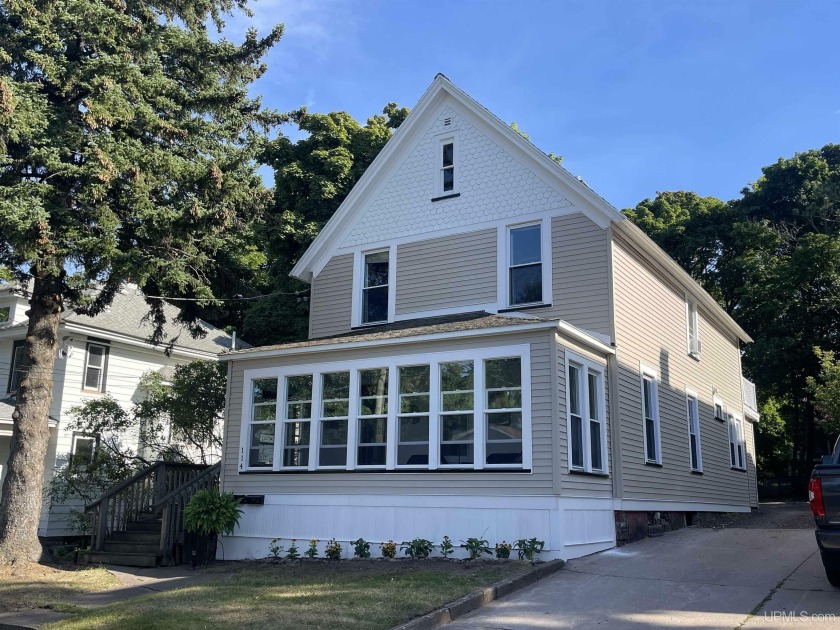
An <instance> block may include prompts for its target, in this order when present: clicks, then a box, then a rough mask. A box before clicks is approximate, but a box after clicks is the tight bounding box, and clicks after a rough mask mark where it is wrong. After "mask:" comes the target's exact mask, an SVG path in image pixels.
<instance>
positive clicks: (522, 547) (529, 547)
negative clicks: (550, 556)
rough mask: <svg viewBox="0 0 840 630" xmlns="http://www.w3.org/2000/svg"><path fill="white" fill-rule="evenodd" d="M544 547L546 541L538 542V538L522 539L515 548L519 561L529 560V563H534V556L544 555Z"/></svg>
mask: <svg viewBox="0 0 840 630" xmlns="http://www.w3.org/2000/svg"><path fill="white" fill-rule="evenodd" d="M544 547H545V541H544V540H537V539H536V538H520V539H519V540H517V541H516V544H515V545H514V546H513V548H514V549H516V552H517V553H518V554H519V559H520V560H527V561H528V562H533V561H534V555H535V554H538V553H542V550H543V548H544Z"/></svg>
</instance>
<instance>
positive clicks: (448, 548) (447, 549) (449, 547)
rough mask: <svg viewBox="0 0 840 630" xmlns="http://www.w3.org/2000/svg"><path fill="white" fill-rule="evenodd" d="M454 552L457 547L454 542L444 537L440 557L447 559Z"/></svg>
mask: <svg viewBox="0 0 840 630" xmlns="http://www.w3.org/2000/svg"><path fill="white" fill-rule="evenodd" d="M454 551H455V546H454V545H453V544H452V540H451V539H450V538H449V536H444V537H443V542H441V543H440V555H442V556H443V557H444V558H447V557H449V555H450V554H451V553H453V552H454Z"/></svg>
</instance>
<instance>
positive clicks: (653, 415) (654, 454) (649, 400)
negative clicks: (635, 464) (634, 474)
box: [642, 369, 662, 464]
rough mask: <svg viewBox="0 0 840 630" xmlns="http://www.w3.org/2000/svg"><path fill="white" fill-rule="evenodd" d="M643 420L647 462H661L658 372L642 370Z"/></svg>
mask: <svg viewBox="0 0 840 630" xmlns="http://www.w3.org/2000/svg"><path fill="white" fill-rule="evenodd" d="M642 420H643V421H644V430H645V462H646V463H648V464H661V463H662V452H661V447H660V443H661V440H660V437H659V394H658V391H657V383H656V373H655V372H653V371H651V370H647V369H643V371H642Z"/></svg>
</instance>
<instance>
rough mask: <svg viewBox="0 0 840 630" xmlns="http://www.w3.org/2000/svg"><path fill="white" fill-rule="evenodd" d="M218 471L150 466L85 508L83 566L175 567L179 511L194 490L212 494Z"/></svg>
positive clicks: (180, 550)
mask: <svg viewBox="0 0 840 630" xmlns="http://www.w3.org/2000/svg"><path fill="white" fill-rule="evenodd" d="M219 471H220V465H219V464H214V465H212V466H205V465H197V464H174V463H170V462H155V463H154V464H152V465H151V466H149V467H148V468H145V469H143V470H141V471H139V472H138V473H136V474H135V475H134V476H133V477H131V478H129V479H127V480H125V481H123V482H121V483H119V484H116V485H115V486H113V487H112V488H110V489H109V490H108V491H107V492H105V494H103V495H102V496H101V497H100V498H99V499H98V500H97V501H95V502H94V503H91V504H90V505H87V506H85V512H90V513H92V514H93V523H94V531H93V535H92V536H91V539H92V540H91V551H89V552H87V553H85V554H83V555H82V557H81V559H82V560H83V561H87V562H96V563H105V564H117V565H123V566H132V567H154V566H159V565H162V564H178V563H179V562H180V561H181V560H182V558H183V544H184V531H183V511H184V507H185V506H186V505H187V503H188V502H189V500H190V499H191V498H192V496H193V495H194V494H195V493H196V492H198V491H199V490H206V489H210V488H217V487H218V484H219Z"/></svg>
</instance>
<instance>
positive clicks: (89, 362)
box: [82, 341, 109, 392]
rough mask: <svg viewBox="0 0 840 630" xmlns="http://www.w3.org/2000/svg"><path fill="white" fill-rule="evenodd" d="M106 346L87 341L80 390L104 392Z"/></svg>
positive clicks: (106, 365) (106, 359) (106, 371)
mask: <svg viewBox="0 0 840 630" xmlns="http://www.w3.org/2000/svg"><path fill="white" fill-rule="evenodd" d="M108 352H109V348H108V346H107V344H104V343H96V342H92V341H88V343H87V349H86V351H85V377H84V383H83V387H82V389H84V390H87V391H95V392H104V391H105V378H106V376H107V373H108Z"/></svg>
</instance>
